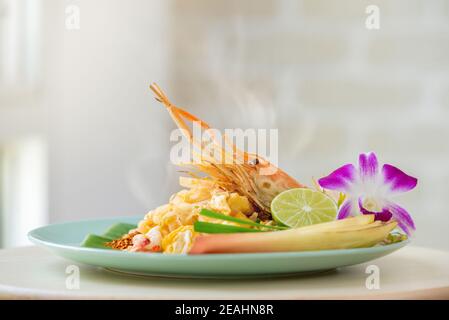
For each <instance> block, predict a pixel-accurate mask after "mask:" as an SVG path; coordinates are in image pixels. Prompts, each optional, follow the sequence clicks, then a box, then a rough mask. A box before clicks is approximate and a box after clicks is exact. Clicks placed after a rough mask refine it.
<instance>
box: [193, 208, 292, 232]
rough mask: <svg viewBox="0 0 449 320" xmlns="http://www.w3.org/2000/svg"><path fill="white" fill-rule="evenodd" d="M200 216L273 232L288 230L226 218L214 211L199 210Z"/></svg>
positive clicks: (230, 217)
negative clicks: (272, 230) (273, 230)
mask: <svg viewBox="0 0 449 320" xmlns="http://www.w3.org/2000/svg"><path fill="white" fill-rule="evenodd" d="M200 215H202V216H205V217H208V218H214V219H219V220H226V221H232V222H235V223H239V224H246V225H248V226H253V227H259V228H266V229H275V230H285V229H288V228H287V227H281V226H267V225H264V224H261V223H257V222H253V221H249V220H243V219H239V218H236V217H232V216H227V215H225V214H222V213H218V212H215V211H211V210H208V209H201V211H200ZM245 229H246V228H245Z"/></svg>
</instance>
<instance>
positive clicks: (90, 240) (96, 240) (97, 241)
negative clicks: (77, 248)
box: [81, 234, 113, 249]
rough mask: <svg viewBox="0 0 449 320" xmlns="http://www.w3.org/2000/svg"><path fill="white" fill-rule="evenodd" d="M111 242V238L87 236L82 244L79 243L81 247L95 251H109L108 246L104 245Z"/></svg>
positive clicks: (94, 235)
mask: <svg viewBox="0 0 449 320" xmlns="http://www.w3.org/2000/svg"><path fill="white" fill-rule="evenodd" d="M112 240H113V239H111V238H106V237H102V236H98V235H96V234H88V235H87V236H86V238H84V241H83V243H81V246H82V247H87V248H96V249H111V248H109V247H108V246H106V245H105V243H106V242H110V241H112Z"/></svg>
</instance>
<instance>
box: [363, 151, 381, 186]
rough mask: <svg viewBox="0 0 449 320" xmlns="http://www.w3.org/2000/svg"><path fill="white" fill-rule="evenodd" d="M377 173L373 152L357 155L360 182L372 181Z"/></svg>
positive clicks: (375, 158)
mask: <svg viewBox="0 0 449 320" xmlns="http://www.w3.org/2000/svg"><path fill="white" fill-rule="evenodd" d="M378 171H379V169H378V162H377V157H376V154H375V153H374V152H369V153H362V154H360V155H359V173H360V178H361V179H362V180H367V179H374V178H375V177H376V176H377V173H378Z"/></svg>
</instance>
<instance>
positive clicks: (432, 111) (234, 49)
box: [168, 0, 449, 248]
mask: <svg viewBox="0 0 449 320" xmlns="http://www.w3.org/2000/svg"><path fill="white" fill-rule="evenodd" d="M370 4H374V5H378V6H379V8H380V13H381V16H380V18H381V22H380V23H381V24H380V30H367V29H366V28H365V18H366V16H367V15H366V13H365V8H366V6H367V5H370ZM171 7H172V10H171V12H172V14H171V18H172V21H171V32H169V35H168V37H169V45H170V46H171V47H172V49H173V51H171V60H170V61H171V63H170V65H171V70H170V73H169V78H170V95H172V96H173V97H174V100H175V101H176V102H178V103H180V104H182V105H184V106H188V107H189V108H190V110H192V111H193V112H196V113H198V114H199V115H201V116H203V117H204V118H207V119H209V120H210V122H212V123H214V124H216V125H217V126H218V127H236V126H240V127H251V126H260V127H264V126H267V125H268V126H272V127H278V128H280V137H281V142H280V143H281V144H280V151H281V154H280V162H281V165H282V166H283V167H284V168H286V169H287V170H288V171H289V172H291V173H292V174H293V175H294V176H295V177H297V178H299V179H301V180H303V181H305V182H309V181H310V177H311V176H319V175H321V174H326V173H328V172H329V171H330V170H332V169H334V168H335V167H336V166H337V165H340V164H342V163H343V162H347V161H355V160H356V158H357V155H358V152H359V151H366V150H375V151H377V153H378V154H379V156H380V158H381V160H383V161H385V162H389V163H392V164H396V165H398V166H399V167H401V168H403V169H404V170H405V171H407V172H409V173H411V174H413V175H416V176H418V177H419V178H420V183H419V187H418V188H417V189H416V190H414V191H412V192H411V193H409V194H406V195H404V196H403V197H401V198H400V200H399V201H400V202H401V203H402V204H403V205H404V206H406V207H408V208H409V209H410V211H411V212H412V214H413V216H414V218H415V220H416V222H417V224H418V232H417V234H416V242H417V243H418V244H432V245H434V246H437V247H445V248H449V237H448V233H447V232H446V231H445V228H446V227H448V226H449V215H447V214H446V211H447V209H446V203H447V198H448V196H449V188H448V180H449V165H448V164H447V163H448V162H449V142H448V141H447V139H448V138H449V112H448V108H449V93H448V92H449V73H448V71H449V70H448V69H449V1H447V0H446V1H445V0H440V1H438V0H437V1H425V0H413V1H405V0H398V1H387V0H383V1H374V0H372V1H358V0H344V1H331V0H329V1H325V0H303V1H293V0H281V1H275V0H264V1H224V0H223V1H222V0H219V1H217V0H215V1H206V0H190V1H183V0H176V1H172V2H171ZM248 94H251V95H252V96H255V97H256V98H257V99H258V101H259V102H260V104H259V105H258V107H257V108H254V107H253V106H252V105H251V104H250V103H249V102H248V101H247V100H245V99H244V97H245V96H247V95H248ZM242 97H243V98H242ZM242 99H243V101H242ZM239 100H240V101H239ZM261 106H262V107H261ZM260 108H262V109H260ZM254 110H265V111H264V112H260V111H254ZM269 110H271V111H270V112H268V111H269Z"/></svg>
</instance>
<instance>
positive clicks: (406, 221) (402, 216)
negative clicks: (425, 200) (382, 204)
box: [387, 203, 415, 235]
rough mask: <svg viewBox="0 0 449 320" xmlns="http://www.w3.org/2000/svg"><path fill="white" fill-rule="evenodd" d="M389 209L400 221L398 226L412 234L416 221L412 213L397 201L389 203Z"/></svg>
mask: <svg viewBox="0 0 449 320" xmlns="http://www.w3.org/2000/svg"><path fill="white" fill-rule="evenodd" d="M387 209H388V210H389V211H390V212H391V214H392V215H393V218H394V219H395V220H396V221H397V222H398V226H399V227H400V228H401V229H402V230H403V231H404V232H405V233H406V234H407V235H410V234H411V232H412V230H415V223H414V222H413V219H412V217H411V216H410V214H409V213H408V212H407V210H405V209H404V208H402V207H401V206H398V205H397V204H395V203H389V204H388V205H387Z"/></svg>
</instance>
